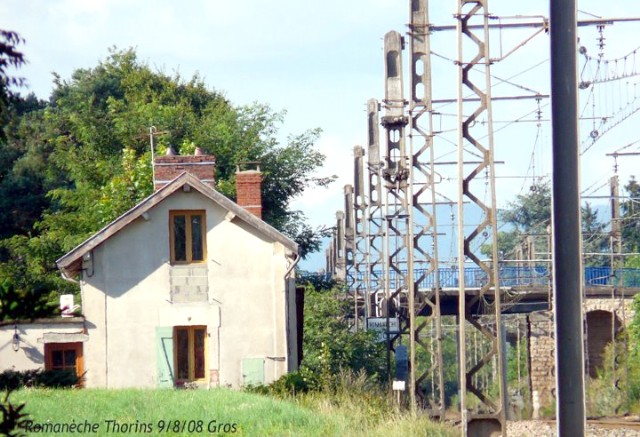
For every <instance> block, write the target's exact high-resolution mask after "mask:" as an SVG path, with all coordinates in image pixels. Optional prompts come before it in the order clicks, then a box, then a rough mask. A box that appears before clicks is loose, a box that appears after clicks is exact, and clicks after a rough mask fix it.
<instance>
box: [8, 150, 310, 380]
mask: <svg viewBox="0 0 640 437" xmlns="http://www.w3.org/2000/svg"><path fill="white" fill-rule="evenodd" d="M214 166H215V162H214V159H213V157H212V156H204V155H202V154H197V155H196V156H166V157H159V158H157V159H156V161H155V165H154V172H155V185H156V191H155V192H154V193H153V194H152V195H151V196H149V197H147V198H146V199H145V200H143V201H142V202H140V203H139V204H138V205H136V206H135V207H133V208H132V209H130V210H129V211H127V212H126V213H124V214H123V215H122V216H120V217H119V218H117V219H116V220H114V221H113V222H111V223H110V224H108V225H107V226H105V227H104V228H103V229H101V230H100V231H98V232H97V233H96V234H95V235H93V236H92V237H90V238H89V239H87V240H86V241H84V242H83V243H82V244H80V245H79V246H78V247H76V248H75V249H73V250H72V251H71V252H69V253H67V254H66V255H64V256H63V257H62V258H60V259H59V260H58V261H57V264H58V267H59V269H60V270H61V272H62V274H63V276H64V277H66V278H68V279H72V278H78V279H77V280H78V283H79V286H80V289H81V296H82V314H83V316H84V320H83V321H81V322H79V321H78V319H74V320H75V322H74V323H75V325H69V326H72V327H71V328H68V329H67V330H68V331H69V333H68V334H64V333H60V335H57V336H56V337H55V340H56V341H55V342H52V341H49V342H46V341H45V340H44V339H43V338H44V336H46V332H47V331H46V329H44V330H41V331H40V334H35V335H36V336H37V335H41V336H43V338H40V339H38V338H35V339H32V340H31V342H32V343H33V344H42V345H45V344H49V345H50V346H48V347H47V349H51V348H52V347H53V348H54V349H55V348H60V347H62V349H65V347H66V350H73V351H74V352H73V353H67V354H66V355H65V354H64V352H63V357H64V356H67V357H68V359H69V360H72V358H73V359H75V360H76V367H75V368H76V369H80V368H81V369H82V371H83V372H85V386H86V387H109V388H111V387H173V386H180V385H183V384H185V383H192V384H196V385H199V386H206V387H211V386H218V385H220V386H231V387H239V386H242V385H247V384H260V383H269V382H271V381H273V380H275V379H277V378H279V377H280V376H281V375H283V374H285V373H286V372H287V371H290V370H293V369H296V368H297V365H298V354H299V351H298V321H297V320H296V299H295V286H294V280H293V270H294V267H295V264H296V263H297V261H298V255H297V250H298V248H297V245H296V243H294V242H293V241H292V240H290V239H289V238H287V237H286V236H284V235H283V234H281V233H280V232H278V231H277V230H275V229H274V228H273V227H271V226H269V225H268V224H267V223H265V222H264V221H262V220H261V218H260V216H261V205H260V173H259V171H256V170H249V171H241V172H240V171H239V172H238V173H237V174H236V177H237V181H238V187H237V192H238V203H235V202H233V201H231V200H229V199H228V198H226V197H225V196H224V195H222V194H220V193H218V192H217V191H216V190H215V189H214V188H213V187H212V186H213V184H214V182H213V176H214ZM67 323H72V322H71V321H69V322H67ZM79 326H80V327H81V329H78V327H79ZM6 328H10V329H5V331H11V332H10V333H13V330H14V329H13V328H14V327H13V326H11V327H6ZM20 329H22V330H25V335H24V337H25V338H26V337H28V335H26V331H27V330H28V327H24V326H21V327H20ZM49 338H50V340H51V338H53V337H51V334H49ZM1 341H2V332H0V342H1ZM52 343H53V346H51V344H52ZM0 344H2V343H0ZM65 344H66V346H65ZM71 344H73V346H71ZM43 349H44V348H43ZM12 353H13V352H12ZM42 353H43V355H44V354H45V351H44V350H43V351H42ZM4 355H5V352H4V351H1V352H0V357H4ZM44 361H45V364H46V360H44ZM4 362H5V360H4V358H3V359H2V363H3V364H2V367H5V365H4ZM19 367H21V368H24V365H21V366H19Z"/></svg>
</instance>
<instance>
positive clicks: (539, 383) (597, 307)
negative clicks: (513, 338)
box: [529, 299, 634, 405]
mask: <svg viewBox="0 0 640 437" xmlns="http://www.w3.org/2000/svg"><path fill="white" fill-rule="evenodd" d="M631 305H632V299H626V300H625V301H624V305H623V304H622V300H621V299H616V300H612V299H587V300H586V301H585V304H584V308H585V312H586V314H587V319H588V320H592V321H593V322H594V323H592V326H587V344H588V349H589V350H587V351H585V353H586V355H587V359H588V360H589V362H590V363H592V366H591V367H590V372H589V373H591V374H592V375H595V373H594V372H595V368H594V366H597V365H598V364H599V363H600V362H601V361H602V360H601V351H602V349H603V344H604V343H603V341H602V340H603V338H604V339H605V341H606V342H608V341H610V340H611V323H610V322H611V313H612V312H613V314H614V315H615V317H616V319H617V322H616V323H620V325H622V323H623V321H624V323H625V325H628V324H629V323H630V322H631V320H633V315H634V312H633V310H632V308H631ZM623 309H624V311H623ZM596 312H598V313H596ZM602 312H606V317H602V316H598V315H602V314H603V313H602ZM623 314H624V317H623ZM603 319H605V320H606V319H608V320H609V324H608V326H607V325H606V324H603V323H602V321H603ZM591 337H593V338H591ZM600 337H602V338H600ZM594 354H597V356H596V355H594ZM529 356H530V357H531V369H530V378H531V392H532V393H533V392H534V391H537V393H538V396H539V399H540V403H541V405H551V404H552V402H553V399H554V398H555V385H556V372H555V364H556V361H555V360H556V358H555V334H554V320H553V312H551V311H541V312H536V313H531V314H529Z"/></svg>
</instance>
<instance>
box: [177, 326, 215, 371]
mask: <svg viewBox="0 0 640 437" xmlns="http://www.w3.org/2000/svg"><path fill="white" fill-rule="evenodd" d="M206 337H207V328H206V327H205V326H176V327H175V329H174V344H175V369H176V379H177V381H178V382H184V381H197V380H203V379H205V369H206V366H205V345H206V341H205V339H206Z"/></svg>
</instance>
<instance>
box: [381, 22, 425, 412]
mask: <svg viewBox="0 0 640 437" xmlns="http://www.w3.org/2000/svg"><path fill="white" fill-rule="evenodd" d="M402 49H403V39H402V36H401V35H400V33H398V32H396V31H391V32H387V33H386V34H385V36H384V66H385V98H384V101H383V103H384V109H385V114H384V116H383V117H382V120H381V124H382V126H383V127H384V129H385V132H386V145H387V147H386V153H385V158H384V168H383V170H382V176H383V179H384V190H385V198H386V200H385V205H384V208H385V228H386V233H385V242H386V248H387V260H386V265H385V283H386V287H387V288H386V290H385V303H386V305H387V308H388V306H390V305H392V304H393V303H395V304H396V305H397V306H398V308H399V311H398V316H399V318H400V331H401V333H402V334H409V336H410V337H411V336H412V335H413V332H414V331H415V317H414V309H415V302H414V301H415V293H416V290H415V283H414V280H413V227H412V223H413V222H412V207H411V197H412V194H411V183H410V172H411V164H410V162H409V155H408V154H407V150H406V141H405V127H406V125H407V124H408V118H407V116H406V115H405V111H404V107H405V101H404V92H403V77H402V76H403V75H402ZM401 339H402V338H401V337H400V341H401ZM392 340H394V341H396V340H398V336H394V338H393V339H392ZM410 344H413V342H412V341H411V342H410ZM414 369H415V349H414V348H413V347H411V348H410V350H409V382H408V387H409V402H410V404H411V407H412V409H415V407H416V390H415V387H416V374H415V370H414Z"/></svg>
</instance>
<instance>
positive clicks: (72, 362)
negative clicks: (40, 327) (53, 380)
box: [44, 342, 83, 377]
mask: <svg viewBox="0 0 640 437" xmlns="http://www.w3.org/2000/svg"><path fill="white" fill-rule="evenodd" d="M44 366H45V367H44V368H45V370H71V371H73V372H75V374H76V375H77V376H78V377H80V376H82V372H83V368H82V367H83V360H82V343H80V342H78V343H46V344H45V345H44Z"/></svg>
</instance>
